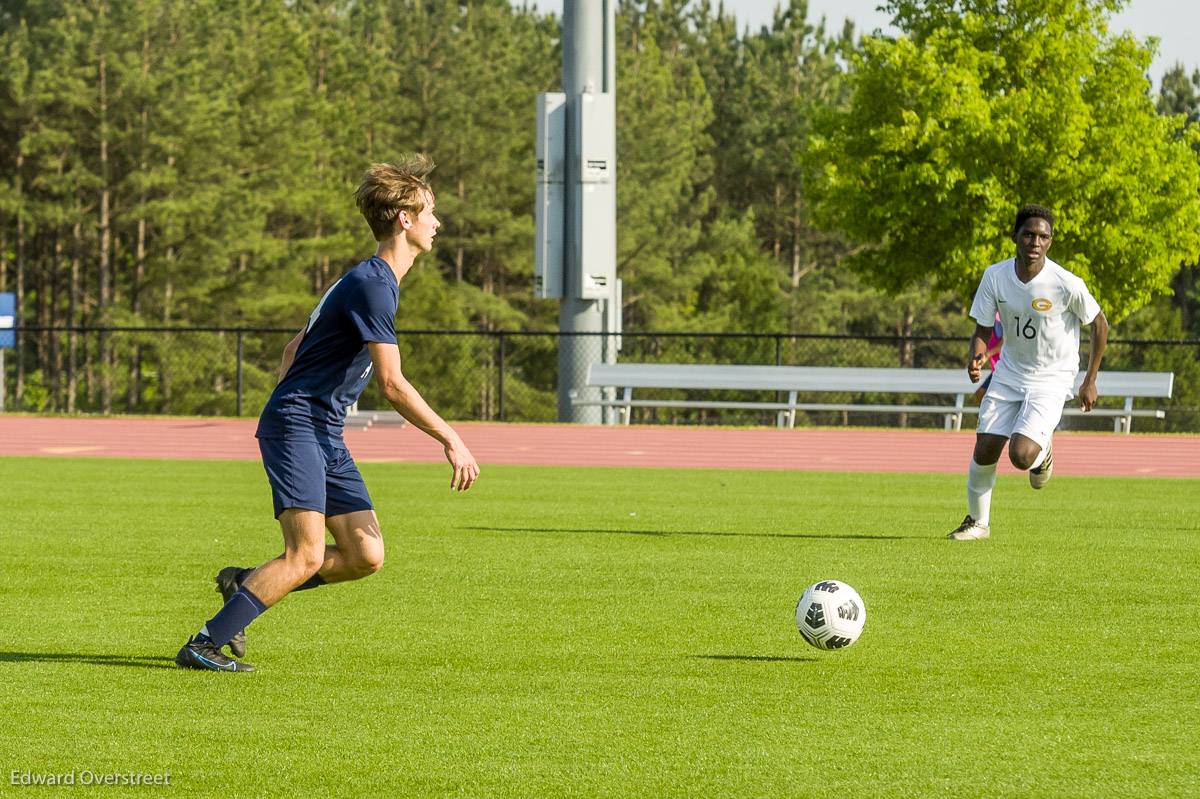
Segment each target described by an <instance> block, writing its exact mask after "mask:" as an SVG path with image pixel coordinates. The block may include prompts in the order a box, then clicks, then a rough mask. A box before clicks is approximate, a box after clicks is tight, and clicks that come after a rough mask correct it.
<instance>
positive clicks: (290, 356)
mask: <svg viewBox="0 0 1200 799" xmlns="http://www.w3.org/2000/svg"><path fill="white" fill-rule="evenodd" d="M303 340H304V331H303V330H301V331H300V332H299V333H297V334H296V337H295V338H294V339H292V340H291V341H289V342H288V343H287V346H286V347H284V348H283V363H282V364H280V365H279V382H280V383H282V382H283V377H284V375H286V374H287V373H288V369H291V368H292V361H294V360H296V350H298V349H300V342H301V341H303Z"/></svg>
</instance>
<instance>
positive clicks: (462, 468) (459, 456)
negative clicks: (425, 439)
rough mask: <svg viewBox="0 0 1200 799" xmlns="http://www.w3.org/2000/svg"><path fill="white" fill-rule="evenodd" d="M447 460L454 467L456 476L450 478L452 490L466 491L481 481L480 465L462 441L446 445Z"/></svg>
mask: <svg viewBox="0 0 1200 799" xmlns="http://www.w3.org/2000/svg"><path fill="white" fill-rule="evenodd" d="M446 460H448V461H450V465H451V466H452V467H454V476H453V477H451V478H450V490H452V491H466V490H467V489H468V488H470V487H471V485H472V484H473V483H474V482H475V481H476V480H478V479H479V464H478V463H476V462H475V456H474V455H472V454H471V450H469V449H467V445H466V444H464V443H462V441H461V440H457V441H453V442H451V443H449V444H447V445H446Z"/></svg>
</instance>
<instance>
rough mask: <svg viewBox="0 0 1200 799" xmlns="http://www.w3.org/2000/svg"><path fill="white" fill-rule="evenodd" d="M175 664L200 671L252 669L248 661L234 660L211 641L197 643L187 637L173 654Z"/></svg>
mask: <svg viewBox="0 0 1200 799" xmlns="http://www.w3.org/2000/svg"><path fill="white" fill-rule="evenodd" d="M175 665H176V666H179V667H180V668H182V669H200V670H201V671H254V667H253V666H251V665H250V664H249V663H243V662H242V661H240V660H234V659H233V658H231V657H229V656H228V655H226V654H225V653H224V652H222V651H221V648H220V647H219V646H216V645H215V644H213V643H211V642H210V643H204V644H201V643H197V642H196V639H194V638H189V639H188V642H187V643H186V644H184V645H183V649H180V650H179V654H178V655H176V656H175Z"/></svg>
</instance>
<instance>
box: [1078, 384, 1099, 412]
mask: <svg viewBox="0 0 1200 799" xmlns="http://www.w3.org/2000/svg"><path fill="white" fill-rule="evenodd" d="M1098 396H1099V392H1097V391H1096V381H1095V380H1085V381H1083V384H1082V385H1080V386H1079V410H1081V411H1083V412H1084V413H1087V412H1088V411H1090V410H1091V409H1092V408H1095V407H1096V397H1098Z"/></svg>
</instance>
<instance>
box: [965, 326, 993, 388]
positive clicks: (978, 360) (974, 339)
mask: <svg viewBox="0 0 1200 799" xmlns="http://www.w3.org/2000/svg"><path fill="white" fill-rule="evenodd" d="M991 339H992V328H991V326H988V327H984V326H983V325H981V324H979V323H978V322H976V323H975V335H973V336H971V350H970V352H969V353H968V354H967V376H968V377H970V378H971V382H972V383H978V382H979V373H980V372H981V371H982V370H983V362H984V361H986V360H987V343H988V342H989V341H991Z"/></svg>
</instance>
